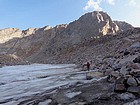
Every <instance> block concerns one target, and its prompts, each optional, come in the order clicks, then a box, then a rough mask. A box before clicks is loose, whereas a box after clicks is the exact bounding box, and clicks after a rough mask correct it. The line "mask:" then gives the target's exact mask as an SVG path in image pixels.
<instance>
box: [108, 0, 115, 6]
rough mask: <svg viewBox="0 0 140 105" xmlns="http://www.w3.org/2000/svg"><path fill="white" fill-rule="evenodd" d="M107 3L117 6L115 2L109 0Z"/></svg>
mask: <svg viewBox="0 0 140 105" xmlns="http://www.w3.org/2000/svg"><path fill="white" fill-rule="evenodd" d="M107 2H108V3H109V4H111V5H115V0H107Z"/></svg>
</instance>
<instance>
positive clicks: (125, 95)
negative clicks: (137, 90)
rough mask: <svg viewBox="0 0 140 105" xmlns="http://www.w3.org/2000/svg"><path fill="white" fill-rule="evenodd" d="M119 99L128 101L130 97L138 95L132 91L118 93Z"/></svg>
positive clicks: (133, 97)
mask: <svg viewBox="0 0 140 105" xmlns="http://www.w3.org/2000/svg"><path fill="white" fill-rule="evenodd" d="M117 96H118V99H120V100H123V101H127V100H129V99H135V98H136V97H135V96H134V95H133V94H132V93H128V92H126V93H122V94H118V95H117Z"/></svg>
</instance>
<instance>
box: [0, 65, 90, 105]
mask: <svg viewBox="0 0 140 105" xmlns="http://www.w3.org/2000/svg"><path fill="white" fill-rule="evenodd" d="M75 67H76V65H74V64H57V65H50V64H32V65H19V66H7V67H3V68H0V103H1V104H0V105H5V104H2V103H9V102H10V101H11V102H12V101H15V100H18V99H20V98H22V97H26V96H32V95H34V94H37V93H42V92H44V91H47V90H50V89H54V90H55V88H60V87H61V86H69V85H72V84H75V83H76V82H79V81H80V82H83V83H85V82H89V81H88V80H86V72H85V71H84V72H83V71H80V70H79V69H76V68H75ZM72 95H73V94H72ZM68 96H71V94H68ZM7 100H8V101H7Z"/></svg>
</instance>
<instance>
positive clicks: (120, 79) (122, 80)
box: [115, 76, 125, 84]
mask: <svg viewBox="0 0 140 105" xmlns="http://www.w3.org/2000/svg"><path fill="white" fill-rule="evenodd" d="M124 81H125V77H123V76H121V77H118V78H117V79H116V81H115V84H123V83H124Z"/></svg>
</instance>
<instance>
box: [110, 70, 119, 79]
mask: <svg viewBox="0 0 140 105" xmlns="http://www.w3.org/2000/svg"><path fill="white" fill-rule="evenodd" d="M111 75H112V76H113V77H116V78H117V77H119V75H120V73H119V72H118V71H112V72H111Z"/></svg>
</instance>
